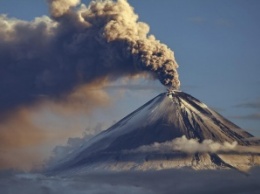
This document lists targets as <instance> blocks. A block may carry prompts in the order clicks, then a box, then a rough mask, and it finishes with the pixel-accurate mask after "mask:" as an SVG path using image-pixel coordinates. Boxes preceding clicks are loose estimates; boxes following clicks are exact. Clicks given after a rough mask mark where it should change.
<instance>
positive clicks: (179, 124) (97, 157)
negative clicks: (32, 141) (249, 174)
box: [52, 91, 258, 171]
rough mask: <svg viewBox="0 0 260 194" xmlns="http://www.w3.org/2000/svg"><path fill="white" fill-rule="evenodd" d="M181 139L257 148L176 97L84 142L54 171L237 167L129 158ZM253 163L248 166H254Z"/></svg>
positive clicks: (196, 157) (194, 157)
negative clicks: (144, 148) (139, 150)
mask: <svg viewBox="0 0 260 194" xmlns="http://www.w3.org/2000/svg"><path fill="white" fill-rule="evenodd" d="M182 136H185V137H186V138H188V139H197V140H198V142H200V143H201V142H203V140H206V139H210V140H212V141H214V142H219V143H225V142H228V143H233V142H236V143H237V144H238V145H240V146H248V145H250V144H252V143H250V141H247V139H250V138H252V137H253V136H252V135H251V134H249V133H247V132H246V131H244V130H242V129H240V128H239V127H238V126H236V125H235V124H233V123H231V122H230V121H228V120H227V119H225V118H224V117H222V116H221V115H219V114H218V113H216V112H215V111H213V110H211V109H210V108H208V107H207V106H206V105H205V104H204V103H202V102H200V101H199V100H197V99H195V98H194V97H192V96H190V95H188V94H186V93H184V92H180V91H173V92H169V93H162V94H160V95H158V96H157V97H155V98H154V99H152V100H150V101H149V102H147V103H146V104H144V105H143V106H142V107H140V108H139V109H137V110H136V111H134V112H133V113H131V114H129V115H128V116H126V117H125V118H123V119H122V120H121V121H119V122H118V123H116V124H115V125H113V126H112V127H110V128H109V129H107V130H106V131H103V132H101V133H100V134H98V135H97V136H95V137H93V138H92V139H90V140H89V141H87V142H85V144H83V145H82V146H81V148H80V149H78V150H75V151H74V152H73V153H71V154H70V155H69V156H67V158H65V159H63V160H62V161H60V163H59V164H58V165H57V166H55V167H53V168H52V170H53V171H64V170H69V169H74V170H75V169H81V171H82V169H85V170H89V169H95V168H96V169H100V168H103V169H114V170H115V169H128V170H130V169H139V170H140V169H142V170H145V169H163V168H176V167H184V166H189V167H193V168H197V169H203V168H210V169H211V168H217V167H219V166H222V167H223V166H225V167H229V168H230V167H232V165H229V164H227V163H226V162H225V161H223V160H222V159H221V158H220V157H219V156H218V155H217V154H216V153H209V154H208V153H207V154H205V153H201V154H199V153H196V154H190V153H188V154H187V153H182V152H171V153H160V152H157V153H153V154H151V153H150V154H144V153H142V154H133V153H132V154H126V152H125V150H134V149H137V148H139V147H141V146H145V145H152V144H154V143H163V142H167V141H172V140H174V139H176V138H180V137H182ZM248 157H249V158H250V157H251V156H248ZM249 158H246V159H244V161H249V160H250V159H249ZM194 161H196V162H194ZM232 161H233V160H232ZM254 161H258V159H254ZM246 163H247V166H250V165H251V163H250V162H246ZM256 163H257V162H256Z"/></svg>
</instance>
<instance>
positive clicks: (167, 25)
mask: <svg viewBox="0 0 260 194" xmlns="http://www.w3.org/2000/svg"><path fill="white" fill-rule="evenodd" d="M89 2H90V1H82V3H85V4H86V5H87V4H88V3H89ZM128 2H129V4H130V5H131V6H133V7H134V10H135V13H137V14H138V15H139V20H140V21H142V22H145V23H147V24H148V25H149V26H150V34H153V35H154V36H155V37H156V38H157V39H158V40H160V41H161V42H162V43H164V44H166V45H167V46H168V47H169V48H170V49H172V50H173V51H174V54H175V59H176V61H177V63H178V64H179V68H178V72H179V79H180V82H181V87H180V90H182V91H184V92H187V93H189V94H191V95H193V96H194V97H196V98H198V99H199V100H201V101H202V102H204V103H205V104H207V105H208V106H210V107H212V108H213V109H215V110H216V111H217V112H219V113H220V114H222V115H223V116H225V117H226V118H228V119H229V120H231V121H232V122H234V123H235V124H237V125H238V126H240V127H242V128H243V129H245V130H247V131H248V132H250V133H251V134H253V135H255V136H260V128H259V126H260V89H259V84H260V76H259V75H258V74H259V72H260V64H259V61H260V55H259V51H260V39H259V34H260V26H259V19H260V13H259V9H260V2H259V1H258V0H228V1H226V0H218V1H216V0H214V1H213V0H212V1H206V0H196V1H194V0H172V1H170V0H164V1H158V0H149V1H145V0H129V1H128ZM0 13H1V14H7V17H9V18H17V19H19V20H26V21H32V20H33V19H34V18H36V17H41V16H43V15H50V14H49V10H48V6H47V3H46V2H45V1H43V0H27V1H19V0H8V1H7V0H0ZM32 44H33V43H32ZM0 63H1V61H0ZM65 84H66V83H65ZM104 91H105V92H104ZM104 91H103V90H100V89H99V88H98V89H95V88H94V89H93V91H91V92H90V94H89V91H88V92H87V93H86V95H88V96H89V95H90V96H91V97H90V98H91V99H92V98H93V99H95V100H97V102H98V103H99V106H91V102H90V103H89V104H88V103H83V105H82V106H81V105H79V104H77V103H76V104H73V107H74V106H75V107H76V108H73V110H72V108H71V107H69V108H67V105H66V102H63V103H62V104H59V105H57V104H55V103H53V102H52V103H49V102H46V103H44V104H41V105H39V106H36V107H35V106H34V107H29V108H28V109H22V110H18V111H17V112H16V113H15V114H17V115H15V116H14V117H12V118H11V120H10V122H8V123H5V122H4V121H3V122H2V125H0V129H2V128H3V129H4V130H5V129H6V128H7V127H8V128H10V130H9V131H10V132H9V131H8V130H6V131H7V132H6V133H5V134H4V137H15V138H17V139H18V141H17V142H13V143H12V144H11V147H10V145H8V146H6V147H5V146H3V147H2V148H1V152H2V156H1V157H4V158H5V159H6V161H13V158H14V156H17V154H18V155H20V156H21V157H26V158H30V159H31V160H32V161H35V162H34V163H33V164H28V161H27V160H26V159H24V164H19V165H20V166H19V167H18V168H24V169H29V168H31V166H32V165H39V163H40V161H42V160H45V159H46V158H47V157H48V156H49V155H50V153H51V150H52V149H53V148H54V147H55V146H56V145H59V144H64V143H66V141H67V139H68V138H69V137H80V136H82V134H87V135H88V134H89V135H91V134H94V133H96V132H98V131H101V130H103V129H106V128H107V127H109V126H110V125H111V124H112V123H114V122H115V121H118V120H120V119H121V118H123V117H124V116H126V115H127V114H129V113H130V112H132V111H133V110H135V109H136V108H138V107H139V106H141V105H142V104H144V103H145V102H147V101H148V100H150V99H152V98H153V97H155V96H156V95H158V94H159V93H161V92H164V91H165V87H164V86H163V85H162V84H160V82H159V81H158V80H151V79H146V78H135V79H118V80H115V81H114V82H112V83H110V85H109V86H106V87H105V89H104ZM73 97H75V99H76V100H79V101H84V95H83V97H82V96H80V97H78V96H77V94H75V95H74V96H73ZM73 99H74V98H73ZM21 117H22V118H23V119H20V118H21ZM25 121H26V122H25ZM29 128H30V129H32V130H29ZM21 130H22V132H21ZM17 131H19V133H17ZM21 133H22V134H21ZM17 134H18V135H17ZM28 136H29V137H28ZM6 139H7V141H10V140H8V138H6ZM9 139H10V138H9ZM11 141H13V140H11ZM7 150H11V151H10V153H7ZM25 153H26V154H25ZM36 153H41V157H40V156H39V155H37V158H38V159H37V160H36V159H35V157H34V155H35V154H36ZM32 158H33V159H32ZM22 160H23V159H22ZM11 166H12V167H13V166H17V164H16V163H13V164H11Z"/></svg>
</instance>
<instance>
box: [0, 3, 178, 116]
mask: <svg viewBox="0 0 260 194" xmlns="http://www.w3.org/2000/svg"><path fill="white" fill-rule="evenodd" d="M47 2H48V5H49V8H50V14H51V16H50V17H48V16H43V17H40V18H35V20H34V21H31V22H27V21H22V20H18V19H14V18H8V17H7V16H6V15H1V16H0V90H1V94H0V113H1V114H2V115H5V114H6V112H9V111H11V110H15V109H16V108H17V107H19V106H21V105H33V104H34V103H37V102H39V101H41V96H43V95H44V96H45V97H47V98H49V99H51V100H52V99H55V100H56V99H58V100H62V99H64V98H66V96H68V95H69V94H70V93H71V92H73V91H75V90H76V89H77V88H78V87H80V86H82V85H87V86H89V87H91V86H92V87H97V86H100V85H102V84H105V83H108V82H110V81H113V80H115V79H117V78H119V77H123V76H126V77H131V76H136V75H140V76H142V75H143V74H146V73H148V74H150V75H151V76H152V77H154V78H158V79H159V80H160V81H161V83H163V84H164V85H165V86H168V87H173V88H178V87H179V84H180V82H179V80H178V74H177V70H176V69H177V67H178V65H177V63H176V61H175V58H174V54H173V51H171V50H170V49H169V48H168V47H167V46H166V45H164V44H162V43H160V42H159V41H158V40H156V38H155V37H154V36H153V35H150V34H149V26H148V25H147V24H145V23H143V22H139V21H138V16H137V15H136V14H135V13H134V10H133V8H132V7H131V6H130V5H129V4H128V2H127V1H126V0H118V1H112V0H108V1H93V2H91V3H90V5H89V6H88V7H86V5H84V4H81V5H79V4H80V1H79V0H69V1H67V0H66V1H65V0H48V1H47ZM77 5H78V6H77Z"/></svg>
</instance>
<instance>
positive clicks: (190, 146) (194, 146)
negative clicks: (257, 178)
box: [130, 136, 260, 154]
mask: <svg viewBox="0 0 260 194" xmlns="http://www.w3.org/2000/svg"><path fill="white" fill-rule="evenodd" d="M156 151H160V152H172V151H181V152H185V153H191V154H192V153H197V152H200V153H221V152H236V153H256V154H259V153H260V148H259V146H240V145H238V144H237V142H235V141H234V142H233V143H229V142H224V143H219V142H214V141H213V140H211V139H206V140H204V141H203V142H202V143H200V142H199V140H197V139H187V138H186V137H185V136H182V137H180V138H176V139H174V140H172V141H167V142H163V143H154V144H152V145H145V146H141V147H139V148H137V149H135V150H131V151H130V152H156Z"/></svg>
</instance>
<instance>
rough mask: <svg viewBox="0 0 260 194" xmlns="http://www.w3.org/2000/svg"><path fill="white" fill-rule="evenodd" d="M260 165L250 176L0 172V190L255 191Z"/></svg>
mask: <svg viewBox="0 0 260 194" xmlns="http://www.w3.org/2000/svg"><path fill="white" fill-rule="evenodd" d="M259 181H260V169H259V168H254V169H252V170H251V171H250V175H249V176H245V175H243V174H241V173H239V172H237V171H234V170H217V171H216V170H204V171H194V170H189V169H181V170H167V171H147V172H117V173H113V172H100V173H92V174H85V175H82V176H74V177H63V178H62V177H55V176H54V177H47V176H44V175H42V174H24V173H15V172H13V173H10V172H5V173H4V172H2V173H0V186H1V191H2V192H3V193H20V194H31V193H32V194H33V193H39V194H46V193H49V194H52V193H53V194H54V193H65V194H66V193H75V194H83V193H88V194H97V193H98V194H103V193H104V194H106V193H115V194H117V193H118V194H121V193H125V194H134V193H135V194H139V193H140V194H157V193H161V194H172V193H176V194H184V193H194V194H197V193H198V194H208V193H212V194H217V193H222V194H231V193H240V194H258V193H259V192H260V185H259Z"/></svg>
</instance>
